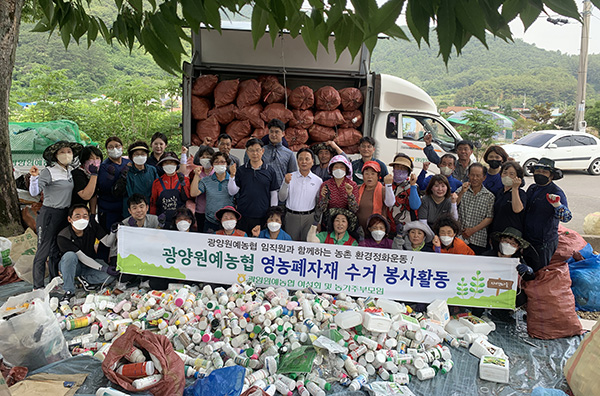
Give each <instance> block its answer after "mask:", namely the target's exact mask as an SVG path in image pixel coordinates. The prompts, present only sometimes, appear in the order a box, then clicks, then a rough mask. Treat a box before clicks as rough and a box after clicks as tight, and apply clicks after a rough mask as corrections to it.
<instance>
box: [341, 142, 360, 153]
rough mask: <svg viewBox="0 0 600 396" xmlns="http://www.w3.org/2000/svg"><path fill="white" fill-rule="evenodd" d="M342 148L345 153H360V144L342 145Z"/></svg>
mask: <svg viewBox="0 0 600 396" xmlns="http://www.w3.org/2000/svg"><path fill="white" fill-rule="evenodd" d="M342 150H344V153H346V154H358V152H359V151H358V144H355V145H353V146H346V147H342Z"/></svg>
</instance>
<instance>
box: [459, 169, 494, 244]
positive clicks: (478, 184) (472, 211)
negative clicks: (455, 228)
mask: <svg viewBox="0 0 600 396" xmlns="http://www.w3.org/2000/svg"><path fill="white" fill-rule="evenodd" d="M485 174H486V169H485V166H483V165H482V164H480V163H479V162H475V163H474V164H471V166H470V167H469V181H468V182H466V183H464V184H463V185H462V187H461V188H459V189H458V190H456V194H458V219H459V221H460V223H461V225H462V227H463V231H462V234H461V238H462V239H463V240H464V241H465V242H467V243H468V244H469V247H470V248H471V249H473V251H474V252H475V254H478V255H480V254H482V253H483V252H485V251H486V250H487V245H488V234H487V228H488V226H489V225H490V224H492V220H493V218H494V200H495V197H494V194H492V193H491V192H490V191H488V189H487V188H485V187H484V186H483V180H485Z"/></svg>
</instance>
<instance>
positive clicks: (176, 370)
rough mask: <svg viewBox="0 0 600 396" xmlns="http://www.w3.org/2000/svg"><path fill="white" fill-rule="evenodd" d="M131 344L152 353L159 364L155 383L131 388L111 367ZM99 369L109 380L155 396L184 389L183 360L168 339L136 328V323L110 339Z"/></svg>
mask: <svg viewBox="0 0 600 396" xmlns="http://www.w3.org/2000/svg"><path fill="white" fill-rule="evenodd" d="M134 346H135V347H137V348H139V349H141V350H142V351H144V350H145V351H147V352H148V353H151V354H153V355H154V356H156V358H157V359H158V361H159V362H160V365H161V367H162V373H161V374H162V375H163V378H162V379H161V380H160V381H159V382H157V383H156V384H154V385H150V386H148V387H146V388H143V389H136V388H134V387H133V385H132V384H131V383H132V382H133V380H132V379H131V378H128V377H125V376H124V375H122V374H118V373H117V372H116V371H115V370H114V369H113V367H114V366H115V365H116V364H117V362H119V361H120V360H121V359H122V358H123V356H125V355H126V354H127V353H128V352H129V351H130V350H131V348H132V347H134ZM102 371H103V372H104V375H106V377H107V378H108V379H109V380H110V381H112V382H114V383H116V384H118V385H119V386H120V387H122V388H124V389H125V390H126V391H129V392H139V391H146V392H150V393H152V394H153V395H157V396H161V395H182V394H183V389H184V388H185V373H184V364H183V360H181V358H180V357H179V355H177V353H175V350H174V349H173V346H172V345H171V341H169V339H168V338H167V337H165V336H163V335H160V334H154V333H152V332H150V331H148V330H140V329H139V328H138V327H136V326H129V327H127V330H126V331H125V333H124V334H123V335H122V336H120V337H119V338H117V339H116V340H114V341H113V343H112V346H111V347H110V349H109V350H108V353H107V354H106V358H105V359H104V361H103V362H102Z"/></svg>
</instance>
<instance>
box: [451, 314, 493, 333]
mask: <svg viewBox="0 0 600 396" xmlns="http://www.w3.org/2000/svg"><path fill="white" fill-rule="evenodd" d="M458 321H459V322H460V323H462V324H464V325H465V326H467V327H468V328H469V330H471V331H472V332H473V333H480V334H485V335H488V334H490V332H491V331H492V326H490V325H489V324H488V323H487V322H486V321H485V320H483V319H481V318H480V317H477V316H473V315H467V316H463V317H461V318H459V319H458Z"/></svg>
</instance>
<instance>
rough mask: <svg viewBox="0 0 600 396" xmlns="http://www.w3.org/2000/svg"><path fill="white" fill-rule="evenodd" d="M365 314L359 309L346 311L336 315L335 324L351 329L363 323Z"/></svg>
mask: <svg viewBox="0 0 600 396" xmlns="http://www.w3.org/2000/svg"><path fill="white" fill-rule="evenodd" d="M362 322H363V316H362V314H361V313H360V312H357V311H344V312H340V313H338V314H337V315H335V324H336V325H338V326H339V327H341V328H342V329H351V328H353V327H355V326H358V325H360V324H362Z"/></svg>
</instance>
